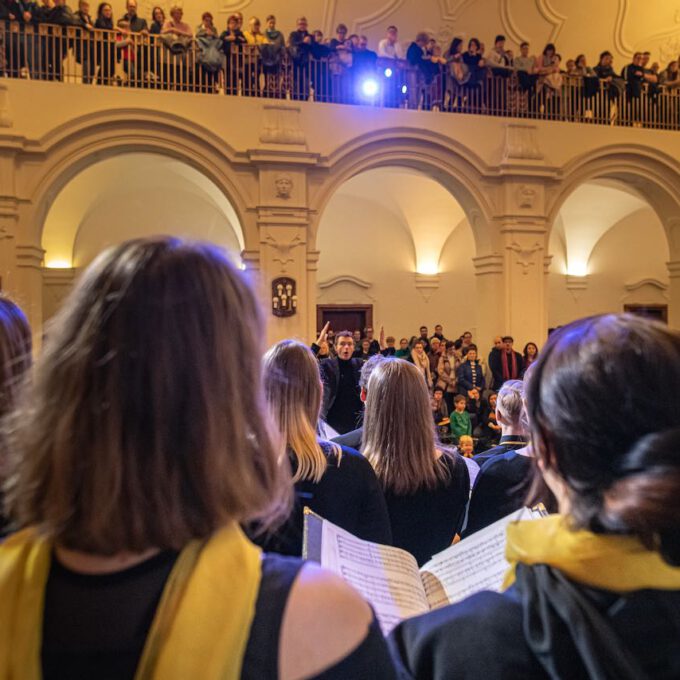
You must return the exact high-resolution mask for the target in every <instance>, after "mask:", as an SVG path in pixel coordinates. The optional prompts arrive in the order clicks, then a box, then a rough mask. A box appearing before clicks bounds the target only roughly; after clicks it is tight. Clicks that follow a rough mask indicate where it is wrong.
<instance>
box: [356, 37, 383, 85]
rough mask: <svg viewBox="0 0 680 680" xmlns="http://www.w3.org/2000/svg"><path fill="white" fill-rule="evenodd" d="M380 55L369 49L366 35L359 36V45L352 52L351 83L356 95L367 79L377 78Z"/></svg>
mask: <svg viewBox="0 0 680 680" xmlns="http://www.w3.org/2000/svg"><path fill="white" fill-rule="evenodd" d="M377 62H378V55H377V54H376V53H375V52H374V51H373V50H369V49H368V38H367V37H366V36H365V35H361V36H359V44H358V45H357V47H356V49H355V50H354V51H353V52H352V68H351V70H350V73H351V76H350V77H351V82H352V88H353V91H354V92H355V94H356V95H358V93H359V88H360V87H361V84H362V82H363V81H364V79H366V78H375V75H376V66H377Z"/></svg>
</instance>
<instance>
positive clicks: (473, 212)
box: [309, 128, 494, 254]
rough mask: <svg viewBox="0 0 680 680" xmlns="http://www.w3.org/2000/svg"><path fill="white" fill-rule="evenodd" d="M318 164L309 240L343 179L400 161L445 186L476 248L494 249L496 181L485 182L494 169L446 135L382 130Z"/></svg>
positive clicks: (313, 238)
mask: <svg viewBox="0 0 680 680" xmlns="http://www.w3.org/2000/svg"><path fill="white" fill-rule="evenodd" d="M320 167H321V168H322V169H323V171H324V172H323V173H319V172H317V173H315V174H313V175H312V177H311V178H310V204H309V207H310V243H312V244H316V241H317V234H318V227H319V222H320V219H321V217H322V215H323V211H324V209H325V207H326V205H327V203H328V201H329V200H330V198H331V197H332V196H333V194H334V193H335V192H336V191H337V190H338V189H339V188H340V187H341V186H342V185H343V184H344V183H345V182H346V181H347V180H349V179H351V178H352V177H354V176H356V175H358V174H360V173H362V172H365V171H367V170H373V169H377V168H385V167H402V168H408V169H412V170H416V171H418V172H420V173H422V174H424V175H426V176H428V177H430V178H431V179H433V180H435V181H437V182H438V183H439V184H441V185H442V186H443V187H444V188H445V189H446V190H447V191H449V193H451V195H452V196H453V197H454V198H455V199H456V200H457V201H458V202H459V203H460V205H461V206H462V208H463V210H464V212H465V214H466V216H467V218H468V220H469V222H470V225H471V226H472V229H473V233H474V234H475V244H476V249H477V253H478V254H479V253H491V252H492V251H493V245H494V244H493V241H494V233H493V230H492V228H491V222H492V215H493V213H494V206H493V202H492V199H493V196H492V195H493V193H494V191H493V189H494V187H493V185H492V184H491V183H490V182H486V180H487V178H488V177H489V176H491V175H492V172H491V170H490V169H489V168H487V167H486V165H485V163H484V162H483V161H482V160H481V159H479V158H478V157H477V156H476V154H474V153H473V152H472V151H471V150H469V149H467V148H466V147H464V146H463V145H462V144H459V143H453V144H452V143H451V140H450V139H448V138H444V137H442V136H440V135H438V134H436V133H433V132H429V131H423V130H413V129H409V128H399V129H392V130H387V131H385V130H382V131H379V132H376V133H370V134H368V135H363V136H361V137H358V138H356V139H354V140H352V141H350V142H349V143H347V144H345V145H343V146H342V147H340V148H339V149H338V150H337V151H336V152H335V153H334V154H332V155H331V156H330V157H329V158H327V159H324V160H323V161H322V162H321V163H320ZM485 182H486V186H485ZM485 189H486V191H485Z"/></svg>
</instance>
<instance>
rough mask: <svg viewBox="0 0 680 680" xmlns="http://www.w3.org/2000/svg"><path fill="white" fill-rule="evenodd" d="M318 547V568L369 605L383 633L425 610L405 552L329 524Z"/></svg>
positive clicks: (416, 577) (415, 568)
mask: <svg viewBox="0 0 680 680" xmlns="http://www.w3.org/2000/svg"><path fill="white" fill-rule="evenodd" d="M321 546H322V547H321V565H322V566H323V567H326V568H327V569H330V570H331V571H333V572H335V573H336V574H338V575H339V576H341V577H342V578H343V579H345V581H347V582H348V583H350V584H351V585H352V586H354V588H356V590H358V591H359V592H360V593H361V594H362V595H363V596H364V598H366V600H368V602H370V603H371V606H372V607H373V609H374V610H375V613H376V616H377V618H378V621H379V622H380V627H381V628H382V631H383V633H385V634H387V633H389V632H390V631H391V630H392V628H394V626H396V625H397V624H398V623H399V622H400V621H401V620H402V619H405V618H408V617H410V616H417V615H419V614H423V613H425V612H427V611H428V610H429V605H428V603H427V598H426V597H425V591H424V590H423V586H422V583H421V580H420V574H419V572H418V563H417V562H416V560H415V559H414V557H413V556H412V555H409V554H408V553H407V552H406V551H404V550H400V549H399V548H392V547H389V546H385V545H380V544H378V543H370V542H369V541H362V540H361V539H358V538H356V537H355V536H352V534H350V533H349V532H347V531H344V530H343V529H340V528H339V527H336V526H334V525H333V524H331V523H330V522H324V523H323V527H322V541H321Z"/></svg>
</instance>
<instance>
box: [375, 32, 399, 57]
mask: <svg viewBox="0 0 680 680" xmlns="http://www.w3.org/2000/svg"><path fill="white" fill-rule="evenodd" d="M378 56H379V57H381V58H382V59H405V58H406V54H405V53H404V48H403V47H402V45H401V43H400V42H399V31H398V30H397V27H396V26H388V28H387V37H385V38H383V39H382V40H381V41H380V42H379V43H378Z"/></svg>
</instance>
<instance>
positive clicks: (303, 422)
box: [263, 340, 342, 482]
mask: <svg viewBox="0 0 680 680" xmlns="http://www.w3.org/2000/svg"><path fill="white" fill-rule="evenodd" d="M263 372H264V390H265V397H266V399H267V404H268V406H269V411H270V413H271V415H272V416H273V418H274V422H275V424H276V426H278V428H279V431H280V433H281V439H282V444H283V445H284V447H285V451H287V452H289V453H291V454H292V455H293V456H294V457H295V460H296V462H297V470H296V471H295V474H294V476H293V481H294V482H297V481H302V480H311V481H313V482H318V481H319V480H320V479H321V478H322V477H323V475H324V473H325V472H326V467H327V465H328V460H327V458H326V454H325V453H324V450H323V448H322V446H321V443H320V440H319V438H318V437H317V434H316V424H317V421H318V419H319V410H320V408H321V390H322V387H321V377H320V375H319V363H318V361H317V360H316V359H315V358H314V355H313V354H312V353H311V351H310V350H309V348H308V347H307V346H306V345H303V344H302V343H301V342H298V341H297V340H282V341H281V342H278V343H276V344H275V345H274V346H273V347H272V348H271V349H270V350H269V351H268V352H267V353H266V354H265V356H264V360H263ZM324 443H325V444H326V445H327V446H330V447H331V453H333V454H334V455H335V456H336V458H337V461H338V463H340V457H341V455H342V449H341V448H340V447H339V446H336V445H332V444H331V445H329V444H328V443H327V442H324Z"/></svg>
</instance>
